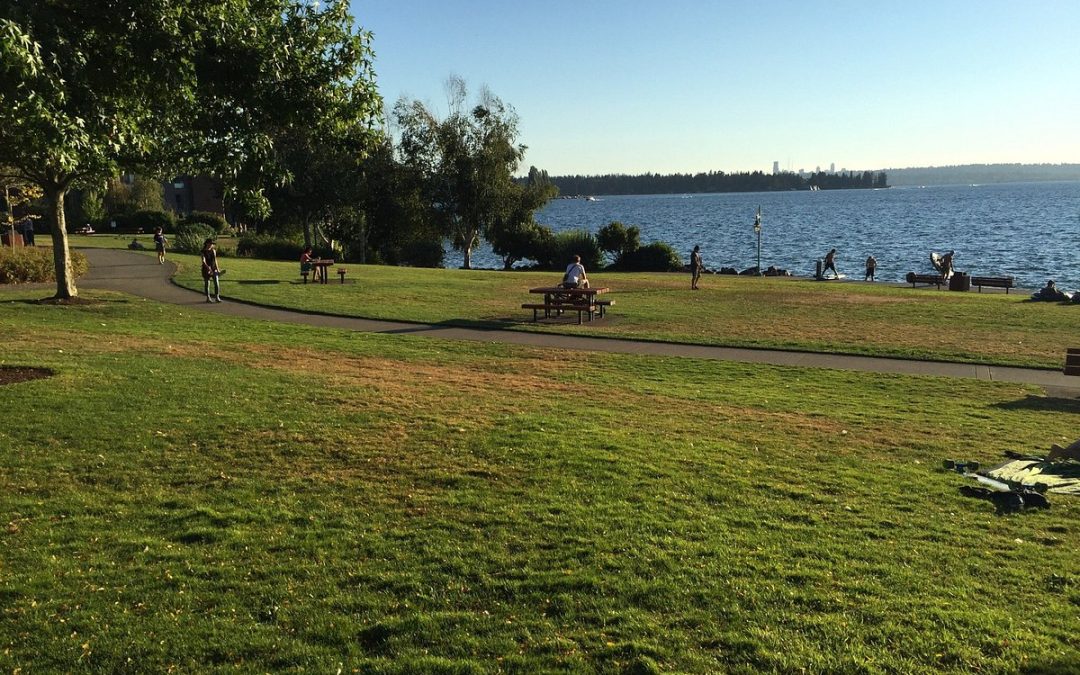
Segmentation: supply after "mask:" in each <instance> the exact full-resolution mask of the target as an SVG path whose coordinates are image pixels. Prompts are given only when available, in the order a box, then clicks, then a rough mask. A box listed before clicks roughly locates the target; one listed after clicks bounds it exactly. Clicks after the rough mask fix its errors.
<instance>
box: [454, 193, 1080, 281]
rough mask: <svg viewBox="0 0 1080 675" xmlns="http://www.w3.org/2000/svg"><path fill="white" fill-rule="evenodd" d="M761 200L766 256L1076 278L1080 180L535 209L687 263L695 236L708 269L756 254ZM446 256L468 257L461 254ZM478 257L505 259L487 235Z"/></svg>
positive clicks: (771, 260) (640, 199)
mask: <svg viewBox="0 0 1080 675" xmlns="http://www.w3.org/2000/svg"><path fill="white" fill-rule="evenodd" d="M759 205H760V206H761V212H762V228H761V265H762V267H768V266H770V265H775V266H777V267H782V268H785V269H787V270H790V271H791V272H792V273H793V274H795V275H799V276H812V275H813V273H814V265H815V261H816V260H817V259H818V258H822V257H824V255H825V253H826V252H827V251H828V250H829V249H830V248H836V249H837V257H836V262H837V267H838V269H839V270H840V272H841V273H843V274H847V275H848V276H849V277H850V278H858V279H862V277H863V271H864V268H865V261H866V257H867V256H868V255H871V254H873V255H874V257H876V258H877V261H878V271H877V278H878V280H879V281H903V278H904V275H905V274H907V273H908V272H911V271H914V272H932V271H933V269H932V267H931V266H930V252H931V251H938V252H945V251H948V250H950V249H951V250H955V251H956V258H955V269H957V270H958V271H962V272H969V273H971V274H977V275H985V276H1004V275H1010V276H1014V277H1016V281H1017V285H1019V286H1021V287H1026V288H1038V287H1041V286H1042V285H1043V284H1044V283H1045V282H1046V280H1047V279H1050V278H1052V279H1055V280H1057V282H1058V287H1059V288H1066V289H1069V290H1072V289H1080V251H1078V246H1080V182H1061V183H1006V184H994V185H974V186H971V185H965V186H928V187H925V188H919V187H894V188H889V189H884V190H823V191H818V192H809V191H800V192H756V193H734V194H730V193H729V194H695V195H636V196H613V197H596V201H586V200H584V199H557V200H553V201H552V202H550V203H549V204H548V205H547V206H546V207H545V208H544V209H543V210H542V211H540V212H539V213H538V214H537V220H538V221H539V222H541V223H544V224H545V225H549V226H551V227H552V228H553V229H555V230H556V231H559V230H564V229H572V228H584V229H587V230H589V231H590V232H596V231H597V230H599V229H600V228H602V227H603V226H604V225H606V224H608V223H610V222H611V221H613V220H617V221H620V222H622V223H623V224H624V225H637V226H638V228H639V229H640V230H641V241H642V243H648V242H650V241H664V242H667V243H669V244H671V245H672V246H674V247H675V249H676V250H677V251H678V252H679V255H680V256H681V257H682V258H683V261H684V262H685V261H688V260H689V257H690V250H691V249H692V248H693V247H694V245H695V244H697V245H700V246H701V250H702V254H703V257H704V260H705V265H706V266H707V267H709V268H710V269H718V268H720V267H735V268H737V269H740V270H742V269H745V268H747V267H753V266H754V265H755V264H756V263H757V239H756V238H755V235H754V228H753V224H754V213H755V211H756V210H757V207H758V206H759ZM446 260H447V265H449V266H453V265H454V264H455V263H457V264H460V253H456V252H451V253H450V254H449V255H448V257H447V259H446ZM473 264H474V266H476V267H499V266H500V264H499V261H498V260H497V259H496V258H495V256H494V255H493V254H492V253H491V249H490V247H489V246H487V245H486V244H482V245H481V246H480V247H479V248H478V250H477V251H476V252H475V254H474V261H473Z"/></svg>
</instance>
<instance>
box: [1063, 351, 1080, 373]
mask: <svg viewBox="0 0 1080 675" xmlns="http://www.w3.org/2000/svg"><path fill="white" fill-rule="evenodd" d="M1063 372H1064V373H1065V374H1066V375H1080V347H1069V348H1068V349H1067V350H1066V351H1065V369H1064V371H1063Z"/></svg>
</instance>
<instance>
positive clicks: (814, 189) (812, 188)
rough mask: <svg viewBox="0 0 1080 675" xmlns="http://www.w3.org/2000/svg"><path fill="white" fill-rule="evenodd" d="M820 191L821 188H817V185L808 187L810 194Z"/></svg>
mask: <svg viewBox="0 0 1080 675" xmlns="http://www.w3.org/2000/svg"><path fill="white" fill-rule="evenodd" d="M820 191H821V186H819V185H811V186H810V192H820Z"/></svg>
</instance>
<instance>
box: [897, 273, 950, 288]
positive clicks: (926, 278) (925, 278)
mask: <svg viewBox="0 0 1080 675" xmlns="http://www.w3.org/2000/svg"><path fill="white" fill-rule="evenodd" d="M904 278H905V279H907V282H908V283H909V284H911V287H912V288H915V284H933V285H935V286H937V287H938V290H939V291H940V290H941V284H943V283H945V278H944V277H943V276H941V275H940V274H917V273H915V272H908V273H907V276H906V277H904Z"/></svg>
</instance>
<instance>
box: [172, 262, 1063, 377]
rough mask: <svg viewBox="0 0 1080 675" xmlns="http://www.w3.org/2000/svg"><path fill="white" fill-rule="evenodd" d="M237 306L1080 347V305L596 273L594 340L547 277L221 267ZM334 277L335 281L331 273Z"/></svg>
mask: <svg viewBox="0 0 1080 675" xmlns="http://www.w3.org/2000/svg"><path fill="white" fill-rule="evenodd" d="M174 259H176V260H179V261H180V262H181V263H182V265H183V268H182V270H181V272H180V274H179V275H178V277H177V281H178V283H180V284H181V285H183V286H186V287H188V288H194V289H197V290H201V289H202V280H201V278H200V277H199V270H198V265H197V260H196V259H193V258H191V257H185V256H174ZM222 266H223V267H226V268H227V270H228V274H226V275H225V277H223V280H222V287H223V291H222V292H223V293H224V294H225V295H227V296H228V297H232V298H237V299H242V300H247V301H250V302H257V303H262V304H268V305H273V306H277V307H285V308H294V309H304V310H308V311H316V312H325V313H331V314H342V315H347V316H361V317H367V318H380V319H397V320H406V321H421V322H430V323H442V322H449V323H470V322H485V323H493V324H497V325H501V326H504V327H508V328H513V329H523V330H551V331H559V332H574V333H581V332H584V333H587V334H589V335H603V336H615V337H628V338H636V339H646V340H662V341H671V342H687V343H696V344H713V345H730V346H748V347H770V348H783V349H796V350H805V351H816V352H832V353H849V354H868V355H880V356H895V357H903V358H925V359H932V360H946V361H966V362H975V363H989V364H1004V365H1022V366H1037V367H1045V368H1059V367H1061V364H1062V362H1063V361H1064V354H1065V350H1066V348H1068V347H1071V346H1076V344H1075V343H1076V335H1077V333H1078V332H1080V305H1074V306H1063V305H1059V304H1056V303H1033V302H1027V301H1026V296H1025V295H1024V294H1021V293H1017V294H1012V295H1005V294H1002V293H983V294H979V293H949V292H938V291H931V290H921V289H920V290H913V289H911V288H904V287H895V286H886V285H872V284H861V283H860V284H838V283H818V282H813V281H802V280H791V279H750V278H742V277H728V276H719V275H717V276H713V277H709V278H707V279H706V280H705V281H704V282H703V284H702V290H701V291H700V292H696V293H694V292H691V291H690V290H689V288H688V286H689V276H688V275H679V274H619V273H597V274H594V275H593V283H594V285H604V286H608V287H610V288H611V289H612V292H611V293H610V294H609V295H608V296H607V297H608V298H610V299H613V300H615V301H616V306H615V307H614V309H613V310H612V316H611V319H610V320H607V321H605V322H602V323H595V324H592V325H588V326H586V327H584V328H582V327H578V326H576V325H575V326H567V325H558V326H537V325H535V324H533V323H531V312H529V310H523V309H520V305H521V304H522V303H523V302H530V301H535V300H536V298H537V296H530V295H529V292H528V290H529V288H533V287H537V286H547V285H550V284H551V283H552V281H553V278H557V275H554V277H553V275H552V274H549V273H524V272H491V271H463V270H432V269H415V268H396V267H380V266H361V265H349V266H348V268H349V276H348V279H349V281H350V283H348V284H345V285H341V284H338V283H337V279H336V278H335V279H332V280H331V283H330V284H328V285H325V286H316V285H312V284H308V285H307V286H304V285H302V284H300V283H299V282H300V279H299V274H298V264H293V263H275V262H267V261H256V260H248V259H223V261H222ZM332 276H333V274H332Z"/></svg>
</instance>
